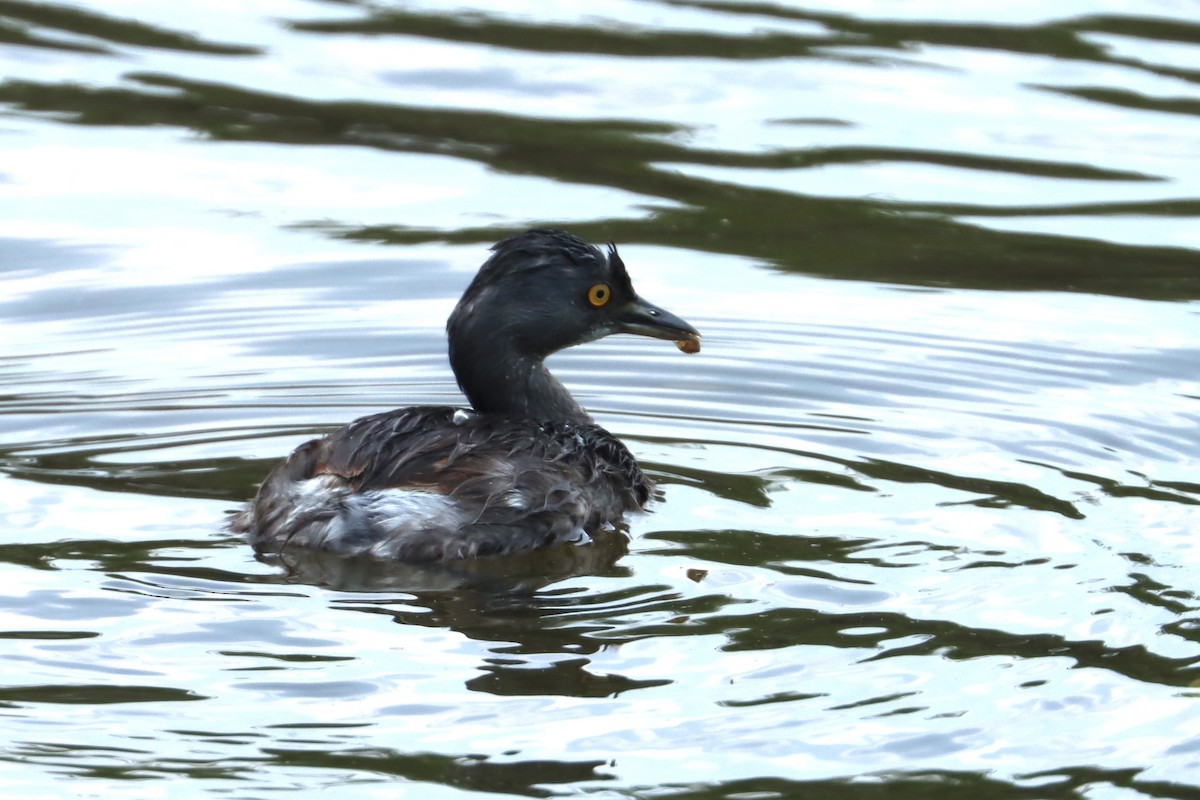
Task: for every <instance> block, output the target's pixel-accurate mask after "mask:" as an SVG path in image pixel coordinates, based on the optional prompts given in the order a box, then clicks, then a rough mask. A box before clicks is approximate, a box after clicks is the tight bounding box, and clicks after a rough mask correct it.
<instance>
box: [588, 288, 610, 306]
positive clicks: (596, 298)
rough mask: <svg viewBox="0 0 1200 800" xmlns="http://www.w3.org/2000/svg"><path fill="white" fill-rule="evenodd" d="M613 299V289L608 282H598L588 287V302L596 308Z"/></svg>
mask: <svg viewBox="0 0 1200 800" xmlns="http://www.w3.org/2000/svg"><path fill="white" fill-rule="evenodd" d="M611 299H612V289H611V288H610V287H609V285H608V284H607V283H597V284H596V285H595V286H593V287H592V288H590V289H588V302H589V303H591V304H592V305H593V306H595V307H596V308H600V306H603V305H605V304H607V303H608V301H609V300H611Z"/></svg>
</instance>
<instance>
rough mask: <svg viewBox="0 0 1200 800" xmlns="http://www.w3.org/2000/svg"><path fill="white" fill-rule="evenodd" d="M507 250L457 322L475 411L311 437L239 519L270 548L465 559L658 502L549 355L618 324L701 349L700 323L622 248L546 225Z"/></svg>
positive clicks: (394, 418) (443, 412) (469, 293)
mask: <svg viewBox="0 0 1200 800" xmlns="http://www.w3.org/2000/svg"><path fill="white" fill-rule="evenodd" d="M492 251H493V252H492V255H491V257H490V258H488V260H487V261H486V262H485V263H484V265H483V266H482V267H481V268H480V270H479V273H478V274H477V275H476V276H475V279H474V280H473V281H472V282H471V285H470V286H468V287H467V290H466V292H465V293H464V294H463V296H462V299H461V300H460V301H459V302H458V305H457V306H456V307H455V309H454V311H453V313H451V315H450V319H449V321H448V322H447V324H446V332H447V334H448V337H449V340H450V365H451V367H452V368H453V370H454V375H455V377H456V378H457V379H458V385H459V387H461V388H462V391H463V393H464V394H465V395H466V396H467V399H468V400H469V401H470V403H471V410H463V409H455V408H446V407H436V406H417V407H413V408H404V409H398V410H396V411H388V412H385V413H382V414H376V415H373V416H369V417H363V418H362V419H359V420H356V421H355V422H352V423H350V424H349V425H347V426H346V427H344V428H342V429H341V430H338V431H335V432H334V433H332V434H330V435H328V436H326V437H324V438H321V439H314V440H313V441H310V442H307V443H306V444H303V445H301V446H300V447H298V448H297V449H296V450H295V451H294V452H293V453H292V454H291V455H290V456H289V457H288V458H287V459H286V460H284V461H283V462H282V463H280V464H279V465H278V466H277V467H275V469H274V470H273V471H272V472H271V473H270V474H269V475H268V476H267V479H266V480H265V481H264V482H263V484H262V487H261V488H260V489H259V491H258V495H257V497H255V499H254V500H253V501H252V502H251V503H249V504H248V505H247V506H246V508H245V509H244V510H243V511H242V512H241V513H240V514H239V515H238V516H237V517H236V518H235V520H234V522H233V527H234V529H235V530H237V531H239V532H242V533H245V534H246V536H247V538H248V539H249V541H250V543H251V544H252V545H253V546H254V548H255V549H256V550H258V551H259V552H261V553H281V552H285V551H290V550H292V549H293V548H308V549H320V550H328V551H333V552H336V553H341V554H344V555H367V556H375V557H379V558H391V559H398V560H401V561H407V562H413V563H417V562H431V561H450V560H455V559H463V558H475V557H479V556H489V555H499V554H504V553H512V552H517V551H521V550H532V549H535V548H538V547H544V546H547V545H550V544H554V543H556V542H573V541H586V539H587V535H588V533H589V532H594V531H596V530H597V529H599V528H601V527H604V526H610V525H614V524H616V523H617V522H619V521H620V519H621V518H622V517H623V515H624V514H625V513H626V512H629V511H635V510H640V509H642V508H644V507H645V505H646V502H647V501H648V500H649V498H650V494H651V491H652V489H653V484H652V483H651V481H650V480H649V478H647V477H646V475H645V474H643V472H642V470H641V468H640V467H639V466H638V463H637V460H636V459H635V458H634V457H633V455H632V454H631V453H630V452H629V450H628V449H627V448H626V447H625V445H624V444H622V443H621V441H620V440H618V439H617V438H616V437H615V436H613V435H612V434H611V433H609V432H608V431H606V430H605V429H604V428H601V427H600V426H599V425H596V424H595V423H594V422H593V421H592V419H591V417H589V416H588V414H587V412H585V411H584V410H583V408H582V407H580V405H579V404H578V403H577V402H576V401H575V399H574V398H573V397H572V396H571V393H570V392H568V391H567V388H566V387H565V386H563V384H562V383H560V382H559V381H558V379H556V378H555V377H554V376H553V375H551V374H550V371H549V370H548V369H547V368H546V366H545V363H544V360H545V358H546V357H547V356H549V355H550V354H551V353H554V352H556V351H558V350H561V349H563V348H565V347H570V346H572V345H577V344H582V343H584V342H589V341H592V340H594V339H599V338H600V337H602V336H608V335H609V334H613V333H636V334H640V335H642V336H652V337H655V338H659V339H671V340H675V342H676V344H677V345H678V346H679V348H680V349H681V350H683V351H684V352H689V353H692V352H697V351H698V350H699V343H700V334H699V333H698V332H697V331H696V329H695V328H693V327H692V326H691V325H689V324H688V323H686V322H684V321H683V320H682V319H680V318H678V317H676V316H675V315H673V314H671V313H670V312H668V311H665V310H663V309H661V308H659V307H657V306H655V305H653V304H651V303H648V302H646V301H645V300H643V299H641V298H640V297H638V295H637V294H636V293H635V292H634V290H633V284H632V283H630V280H629V275H628V274H627V273H626V271H625V264H624V263H623V262H622V261H621V258H620V256H619V255H618V254H617V249H616V246H615V245H611V244H610V245H609V247H608V252H607V254H605V253H602V252H601V251H600V250H598V249H597V248H595V247H593V246H592V245H590V244H588V243H587V242H585V241H583V240H582V239H580V238H578V237H576V236H573V235H571V234H569V233H565V232H563V231H557V230H546V229H539V230H532V231H528V232H526V233H522V234H519V235H517V236H513V237H511V238H509V239H505V240H504V241H502V242H500V243H499V244H497V245H495V246H494V247H493V248H492Z"/></svg>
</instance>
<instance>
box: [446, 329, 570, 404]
mask: <svg viewBox="0 0 1200 800" xmlns="http://www.w3.org/2000/svg"><path fill="white" fill-rule="evenodd" d="M488 344H489V348H472V347H463V346H461V345H460V346H456V345H455V344H451V347H450V366H451V367H452V368H453V369H454V376H455V377H456V378H457V379H458V385H459V387H460V388H461V389H462V390H463V394H465V395H466V396H467V399H468V400H469V401H470V402H471V407H472V408H474V409H475V410H476V411H479V412H482V413H485V414H508V415H511V416H516V417H524V418H527V419H534V420H538V421H539V422H575V423H581V424H582V423H591V421H592V418H591V417H589V416H588V414H587V412H586V411H584V410H583V408H582V407H581V406H580V405H579V403H577V402H575V398H574V397H572V396H571V393H570V392H569V391H567V387H566V386H563V384H562V382H561V381H559V380H558V378H555V377H554V376H553V375H552V374H551V373H550V370H549V369H547V368H546V364H545V362H544V361H543V359H542V358H541V357H539V356H531V355H525V354H521V353H518V352H516V351H515V350H511V349H509V350H505V349H499V350H497V349H496V344H497V343H496V342H494V341H492V342H489V343H488Z"/></svg>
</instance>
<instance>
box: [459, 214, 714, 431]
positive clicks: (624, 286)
mask: <svg viewBox="0 0 1200 800" xmlns="http://www.w3.org/2000/svg"><path fill="white" fill-rule="evenodd" d="M492 251H493V252H492V256H491V257H490V258H489V259H488V260H487V261H486V262H485V263H484V265H483V266H482V267H481V268H480V270H479V274H478V275H476V276H475V279H474V280H473V281H471V285H470V286H468V287H467V291H466V292H465V293H464V294H463V296H462V299H461V300H459V302H458V305H457V306H455V308H454V312H453V313H452V314H451V315H450V319H449V321H448V322H447V323H446V332H447V333H448V334H449V337H450V364H451V366H452V367H453V368H454V374H455V376H456V377H457V378H458V383H459V386H461V387H462V389H463V391H464V392H465V393H466V395H467V397H468V398H469V399H470V401H471V404H472V405H473V406H474V407H475V408H476V409H477V410H479V411H489V412H490V411H496V412H504V413H511V414H520V415H524V416H529V417H534V418H537V419H572V420H586V419H587V418H588V417H587V414H586V413H585V412H584V411H583V410H582V409H581V408H580V407H579V406H578V405H577V404H576V403H575V401H574V400H573V399H572V398H571V396H570V393H569V392H567V390H566V388H565V387H563V386H562V384H560V383H559V382H558V381H557V380H555V379H554V377H553V376H552V375H550V373H549V372H547V371H546V369H545V367H544V366H543V365H542V360H543V359H544V358H545V357H546V356H548V355H550V354H551V353H553V352H555V351H557V350H561V349H563V348H564V347H570V346H572V345H576V344H582V343H583V342H590V341H592V340H593V339H599V338H600V337H602V336H608V335H609V334H612V333H636V334H640V335H642V336H653V337H655V338H658V339H673V340H675V342H676V343H677V344H678V345H679V348H680V349H681V350H684V351H685V352H689V353H693V352H696V351H697V350H699V342H700V334H699V333H697V331H696V329H695V328H693V327H692V326H691V325H689V324H688V323H686V322H684V321H683V320H682V319H680V318H679V317H677V316H675V315H674V314H672V313H670V312H669V311H665V310H664V309H661V308H659V307H658V306H655V305H654V304H652V303H648V302H646V301H645V300H643V299H641V298H640V297H638V296H637V293H636V292H634V290H633V284H632V283H631V282H630V280H629V274H628V273H627V272H626V271H625V264H624V262H622V261H621V257H620V256H619V255H618V254H617V248H616V246H615V245H611V244H610V245H609V246H608V252H607V253H602V252H601V251H600V250H598V249H596V248H595V247H593V246H592V245H590V244H588V243H587V242H585V241H583V240H582V239H580V238H579V237H577V236H572V235H571V234H569V233H565V232H563V231H558V230H547V229H538V230H532V231H527V232H525V233H522V234H518V235H517V236H513V237H510V238H508V239H505V240H504V241H502V242H500V243H499V244H497V245H496V246H495V247H493V248H492Z"/></svg>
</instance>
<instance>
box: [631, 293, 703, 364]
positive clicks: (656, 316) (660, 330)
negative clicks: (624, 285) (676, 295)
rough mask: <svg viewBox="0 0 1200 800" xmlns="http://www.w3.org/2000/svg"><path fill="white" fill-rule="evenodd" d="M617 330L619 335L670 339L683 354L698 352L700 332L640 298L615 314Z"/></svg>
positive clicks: (668, 312)
mask: <svg viewBox="0 0 1200 800" xmlns="http://www.w3.org/2000/svg"><path fill="white" fill-rule="evenodd" d="M617 329H618V330H619V331H620V332H621V333H636V334H637V335H639V336H652V337H654V338H655V339H670V340H671V341H673V342H675V346H676V347H678V348H679V349H680V350H682V351H683V352H685V353H699V352H700V331H698V330H696V329H695V328H693V327H692V326H691V325H689V324H688V323H686V322H684V321H683V320H682V319H680V318H679V317H677V316H675V315H674V314H672V313H671V312H670V311H667V310H666V309H664V308H659V307H658V306H656V305H654V304H653V303H649V302H647V301H645V300H643V299H641V298H640V297H639V298H638V299H637V300H634V301H633V302H632V303H630V304H629V305H627V306H625V307H624V308H622V309H621V310H620V312H619V313H618V314H617Z"/></svg>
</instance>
